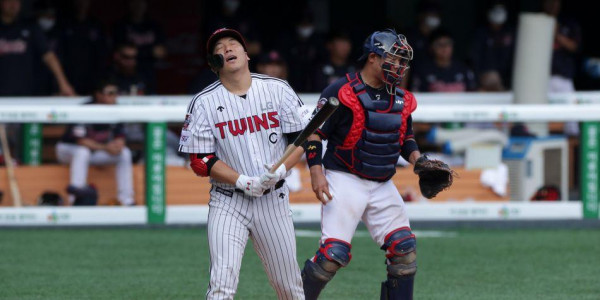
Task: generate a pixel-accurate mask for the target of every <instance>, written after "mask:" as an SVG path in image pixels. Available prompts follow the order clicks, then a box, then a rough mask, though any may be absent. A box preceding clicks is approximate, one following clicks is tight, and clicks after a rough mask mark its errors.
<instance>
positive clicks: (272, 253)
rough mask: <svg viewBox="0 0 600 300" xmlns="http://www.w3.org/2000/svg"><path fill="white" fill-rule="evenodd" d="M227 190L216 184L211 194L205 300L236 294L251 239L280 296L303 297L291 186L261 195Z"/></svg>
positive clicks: (229, 297) (272, 284)
mask: <svg viewBox="0 0 600 300" xmlns="http://www.w3.org/2000/svg"><path fill="white" fill-rule="evenodd" d="M229 193H230V196H227V195H224V194H223V193H220V192H218V191H217V189H216V188H215V187H213V188H212V189H211V193H210V202H209V204H208V205H209V211H208V245H209V248H210V282H209V286H208V291H207V292H206V299H211V300H212V299H233V297H234V296H235V293H236V290H237V285H238V282H239V274H240V267H241V266H242V257H243V256H244V249H245V248H246V243H247V242H248V238H251V239H252V242H253V246H254V250H255V251H256V253H257V254H258V256H259V257H260V260H261V261H262V264H263V268H264V269H265V271H266V272H267V277H268V278H269V283H270V284H271V286H272V287H273V289H274V290H275V291H276V293H277V298H278V299H304V289H303V287H302V278H301V276H300V268H299V267H298V262H297V260H296V237H295V235H294V224H293V222H292V215H291V214H292V213H291V210H290V206H289V197H288V195H289V191H288V188H287V186H286V185H284V186H283V187H281V188H279V189H277V190H275V191H274V192H271V193H269V194H267V195H264V196H261V197H257V198H252V197H248V196H245V195H244V194H240V193H237V192H233V191H229ZM241 296H242V298H243V296H244V295H241ZM264 298H265V299H269V298H271V297H268V296H265V297H264Z"/></svg>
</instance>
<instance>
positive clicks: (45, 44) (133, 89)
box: [0, 0, 581, 96]
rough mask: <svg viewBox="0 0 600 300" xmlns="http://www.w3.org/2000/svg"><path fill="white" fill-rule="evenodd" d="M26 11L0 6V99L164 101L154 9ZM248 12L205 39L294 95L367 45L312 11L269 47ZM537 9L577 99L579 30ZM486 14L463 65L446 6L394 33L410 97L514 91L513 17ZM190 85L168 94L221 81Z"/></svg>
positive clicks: (80, 1) (133, 1) (562, 81)
mask: <svg viewBox="0 0 600 300" xmlns="http://www.w3.org/2000/svg"><path fill="white" fill-rule="evenodd" d="M22 1H24V0H1V1H0V3H2V5H1V7H0V10H1V15H2V18H1V21H0V96H49V95H59V94H60V95H67V96H69V95H90V94H91V93H92V89H93V87H94V85H95V83H96V82H97V81H98V80H100V79H104V78H107V77H110V78H112V79H113V80H114V81H115V82H117V85H118V87H119V93H120V94H121V95H151V94H157V93H161V91H160V89H157V70H159V69H160V66H161V65H164V64H165V63H167V62H168V61H169V60H170V58H169V52H170V50H174V51H175V52H177V51H178V50H177V49H169V47H167V39H168V37H167V36H166V34H165V31H164V27H165V24H162V23H160V22H158V21H156V20H154V19H153V18H151V17H150V16H149V14H148V10H149V5H151V2H149V1H146V0H128V1H127V2H126V3H127V5H126V12H125V13H124V17H123V18H122V19H120V20H115V21H114V22H111V24H110V25H109V26H107V25H106V22H104V23H101V22H100V21H99V19H98V17H97V16H94V14H93V12H92V11H91V9H90V8H91V6H92V1H91V0H72V1H67V2H68V3H65V1H58V0H57V1H52V0H36V1H34V2H33V7H32V9H31V10H30V11H29V14H25V13H23V12H22V9H21V8H22V6H23V3H22ZM242 4H243V3H242V1H240V0H223V1H220V4H219V5H221V7H220V9H217V10H214V11H213V13H211V14H206V20H204V22H203V24H204V25H203V26H201V27H203V28H201V29H200V30H201V31H202V32H200V33H199V36H200V39H205V38H206V36H208V33H210V32H212V31H214V29H216V28H220V27H230V28H234V29H237V30H239V31H240V32H241V33H242V34H243V35H244V37H246V39H247V40H248V41H247V42H248V54H249V55H250V57H251V58H252V61H251V62H252V64H251V68H252V70H253V71H258V70H259V69H258V67H259V64H260V63H262V64H263V65H265V64H266V65H269V64H274V65H281V66H282V67H283V68H284V69H285V72H283V73H278V74H276V76H278V77H282V78H286V79H287V80H288V81H289V82H290V84H291V86H292V87H293V88H294V89H296V90H297V91H298V92H310V93H318V92H320V91H321V90H322V89H323V88H324V87H325V86H326V85H328V84H329V83H330V82H333V81H334V80H335V79H337V78H338V77H339V76H342V75H343V74H345V73H346V72H352V71H354V70H355V69H356V66H355V61H356V57H354V56H356V54H357V53H359V52H360V50H361V49H360V47H361V45H362V40H359V38H357V37H354V35H352V34H353V33H351V32H348V31H344V30H340V29H335V28H330V29H329V30H325V31H324V30H317V27H318V26H317V25H318V24H317V22H316V21H315V14H314V12H313V11H311V10H309V9H308V8H306V9H303V10H302V11H301V12H299V13H298V17H297V18H296V20H295V21H294V19H291V21H290V22H293V24H294V26H293V29H291V30H292V31H293V32H282V34H281V35H280V37H278V38H277V39H275V41H274V42H273V41H272V40H273V39H272V37H267V36H264V35H262V34H261V32H259V30H258V28H259V27H258V26H257V25H256V19H254V18H252V16H251V15H248V14H247V13H246V12H243V11H242V10H241V7H242ZM307 7H308V6H307ZM540 9H541V11H544V12H546V13H547V14H549V15H551V16H554V17H557V20H558V26H557V28H556V34H555V35H556V36H555V43H554V55H553V63H552V75H553V78H552V84H551V90H553V91H569V90H572V89H574V86H573V79H574V78H575V75H576V71H577V70H576V69H577V64H576V58H577V57H576V55H577V54H578V53H579V50H580V44H581V29H580V27H579V25H578V24H577V22H576V21H575V20H574V19H572V18H568V17H566V16H563V15H562V14H559V13H560V9H561V1H560V0H543V1H541V3H540ZM485 13H486V16H485V22H484V23H483V24H481V26H480V27H479V28H478V29H477V30H475V31H474V32H475V33H474V35H473V37H472V38H471V44H470V45H469V46H468V48H469V50H467V51H466V52H467V53H466V55H461V56H464V59H462V58H456V55H455V49H454V48H455V47H454V46H455V45H454V42H455V41H454V37H453V35H452V33H451V31H449V30H447V26H445V24H444V23H443V22H442V21H443V19H444V18H443V15H442V6H441V4H440V1H432V0H422V1H419V2H418V4H417V7H416V12H415V15H416V23H415V26H411V27H409V28H406V30H404V28H397V29H401V30H400V32H403V33H404V34H405V35H406V36H407V38H408V41H409V43H410V44H411V45H412V46H413V48H414V50H415V60H414V61H413V62H412V64H411V73H410V76H408V77H407V78H406V80H405V82H404V83H403V84H404V87H406V88H408V89H410V90H412V91H419V92H465V91H503V90H507V89H510V87H511V75H512V64H513V56H514V55H513V53H514V46H515V41H516V29H515V28H516V26H515V23H516V22H515V20H516V14H517V11H514V9H510V8H509V7H508V6H507V4H506V2H504V1H496V0H493V1H488V2H487V9H486V12H485ZM392 26H393V25H392ZM107 27H108V28H107ZM362 38H364V37H362ZM267 40H269V43H266V41H267ZM202 42H203V41H202ZM202 42H200V43H199V44H203V43H202ZM266 45H268V46H266ZM267 47H268V49H267ZM198 48H200V49H202V47H198ZM197 52H198V53H196V59H195V60H196V61H203V57H204V53H203V52H204V51H203V49H202V50H201V51H197ZM40 58H41V59H40ZM200 64H202V63H200ZM189 77H190V78H189V80H188V81H189V84H188V88H187V89H180V90H178V91H174V92H170V93H175V94H185V93H192V94H193V93H197V92H198V91H200V90H201V89H202V88H203V87H204V86H206V85H207V84H209V83H210V82H212V81H214V80H215V79H216V77H215V75H214V74H212V72H210V70H209V69H208V67H207V66H206V65H205V66H204V67H203V68H200V70H199V71H198V72H197V74H196V75H195V76H189Z"/></svg>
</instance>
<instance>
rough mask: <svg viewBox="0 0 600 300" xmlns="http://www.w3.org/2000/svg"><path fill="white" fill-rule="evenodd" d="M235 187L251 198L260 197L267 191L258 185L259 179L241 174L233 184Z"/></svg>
mask: <svg viewBox="0 0 600 300" xmlns="http://www.w3.org/2000/svg"><path fill="white" fill-rule="evenodd" d="M235 186H236V187H237V188H238V189H240V190H242V191H244V194H246V195H248V196H251V197H259V196H262V194H263V193H264V192H265V190H266V189H267V187H265V186H264V185H262V184H261V183H260V178H258V177H250V176H246V175H243V174H242V175H240V177H238V179H237V181H236V182H235Z"/></svg>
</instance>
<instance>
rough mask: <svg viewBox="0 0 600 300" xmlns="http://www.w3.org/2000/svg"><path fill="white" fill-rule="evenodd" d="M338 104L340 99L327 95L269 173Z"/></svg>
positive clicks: (282, 161) (279, 164)
mask: <svg viewBox="0 0 600 300" xmlns="http://www.w3.org/2000/svg"><path fill="white" fill-rule="evenodd" d="M339 106H340V100H338V99H337V98H336V97H329V99H328V100H327V102H325V104H324V105H323V107H321V108H317V109H318V110H317V113H316V114H315V115H314V116H313V117H312V118H311V119H310V121H309V122H308V124H307V125H306V127H305V128H304V130H302V132H301V133H300V135H298V137H297V138H296V140H294V142H293V143H292V144H290V145H289V146H288V147H287V148H286V149H285V152H284V153H283V156H281V158H280V159H279V160H278V161H277V162H276V163H275V164H274V165H273V167H271V170H269V172H270V173H274V172H275V170H277V168H279V166H281V164H283V163H284V162H285V160H286V159H287V158H288V157H289V156H290V155H292V153H293V152H294V151H295V150H296V149H297V148H298V147H300V145H302V144H303V143H304V142H305V141H306V139H308V137H309V136H310V135H311V134H313V133H314V132H315V131H316V130H317V129H318V128H319V127H321V125H322V124H323V123H325V121H326V120H327V119H328V118H329V117H330V116H331V114H333V112H334V111H335V110H336V109H337V108H338V107H339Z"/></svg>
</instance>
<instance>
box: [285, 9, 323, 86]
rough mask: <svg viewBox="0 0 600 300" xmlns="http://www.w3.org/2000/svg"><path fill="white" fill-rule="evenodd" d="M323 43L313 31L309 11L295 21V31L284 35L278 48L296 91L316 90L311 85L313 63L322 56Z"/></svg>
mask: <svg viewBox="0 0 600 300" xmlns="http://www.w3.org/2000/svg"><path fill="white" fill-rule="evenodd" d="M323 45H325V43H324V41H323V38H322V37H321V35H320V34H317V33H316V32H315V24H314V22H313V16H312V14H311V13H310V12H305V13H304V14H302V16H301V18H300V19H299V20H298V22H296V25H295V32H293V33H288V34H286V35H284V37H283V38H282V40H281V41H280V45H279V49H280V50H281V51H282V53H283V55H284V57H285V58H286V60H287V61H288V62H289V68H290V74H289V75H290V76H289V82H290V85H291V86H292V87H293V88H294V90H296V91H298V92H316V91H318V90H317V89H316V88H315V87H314V86H313V83H314V82H313V78H312V77H313V75H314V73H315V72H314V68H315V64H317V63H319V62H320V61H321V59H322V57H324V55H323V52H324V47H323Z"/></svg>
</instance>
